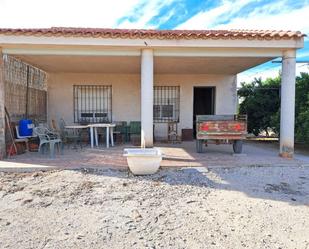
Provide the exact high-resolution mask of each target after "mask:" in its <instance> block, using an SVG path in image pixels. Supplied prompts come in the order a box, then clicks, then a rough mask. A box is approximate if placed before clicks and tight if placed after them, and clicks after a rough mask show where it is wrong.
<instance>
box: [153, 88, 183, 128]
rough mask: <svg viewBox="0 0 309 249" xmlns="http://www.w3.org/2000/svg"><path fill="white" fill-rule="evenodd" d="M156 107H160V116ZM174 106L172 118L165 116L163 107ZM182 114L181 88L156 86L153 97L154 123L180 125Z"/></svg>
mask: <svg viewBox="0 0 309 249" xmlns="http://www.w3.org/2000/svg"><path fill="white" fill-rule="evenodd" d="M156 106H158V107H159V116H156V115H155V114H156V113H157V111H155V108H156ZM164 106H173V109H172V115H171V116H163V112H164V110H163V107H164ZM179 114H180V86H159V85H158V86H154V96H153V122H154V123H168V122H177V123H179Z"/></svg>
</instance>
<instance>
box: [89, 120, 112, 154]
mask: <svg viewBox="0 0 309 249" xmlns="http://www.w3.org/2000/svg"><path fill="white" fill-rule="evenodd" d="M115 126H116V124H104V123H102V124H100V123H99V124H90V125H88V127H89V128H90V137H91V139H90V140H91V148H93V144H94V141H93V137H94V138H95V139H94V140H95V144H96V146H98V145H99V143H98V128H106V148H109V138H110V139H111V145H112V146H114V136H113V132H114V127H115Z"/></svg>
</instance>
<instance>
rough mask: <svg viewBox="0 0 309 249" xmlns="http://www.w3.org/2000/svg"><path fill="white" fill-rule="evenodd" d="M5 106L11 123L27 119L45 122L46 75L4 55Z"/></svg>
mask: <svg viewBox="0 0 309 249" xmlns="http://www.w3.org/2000/svg"><path fill="white" fill-rule="evenodd" d="M3 59H4V82H5V102H4V103H5V106H6V108H7V110H8V112H9V114H10V116H11V120H12V121H15V122H16V121H18V120H20V119H24V118H29V119H32V120H33V121H36V122H46V118H47V117H46V115H47V114H46V113H47V110H46V109H47V74H46V73H45V72H44V71H42V70H40V69H38V68H36V67H34V66H31V65H29V64H26V63H24V62H22V61H21V60H18V59H16V58H14V57H11V56H8V55H4V58H3Z"/></svg>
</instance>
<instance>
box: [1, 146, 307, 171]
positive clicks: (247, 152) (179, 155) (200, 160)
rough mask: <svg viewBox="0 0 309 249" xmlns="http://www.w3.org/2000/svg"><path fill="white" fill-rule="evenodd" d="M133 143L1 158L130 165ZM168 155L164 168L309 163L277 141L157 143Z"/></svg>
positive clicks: (35, 164) (20, 164)
mask: <svg viewBox="0 0 309 249" xmlns="http://www.w3.org/2000/svg"><path fill="white" fill-rule="evenodd" d="M128 147H131V145H129V144H127V145H118V146H115V147H112V148H109V149H107V148H105V147H104V145H102V146H100V147H98V148H95V149H91V148H90V147H89V146H86V147H84V148H83V149H77V150H75V149H72V148H70V149H68V148H66V149H65V150H64V154H63V155H56V158H55V159H50V158H49V157H48V155H46V154H45V155H42V154H40V153H37V152H28V153H25V154H22V155H18V156H14V157H12V158H10V159H7V160H6V161H0V170H1V169H2V170H3V169H6V168H12V169H16V168H42V167H43V168H53V167H56V168H67V169H74V168H92V167H117V168H127V163H126V159H125V158H124V157H123V156H122V154H123V149H124V148H128ZM156 147H159V148H161V149H162V152H163V154H164V158H163V161H162V163H161V166H163V167H238V166H268V165H274V166H279V165H290V166H291V165H293V166H295V165H296V166H302V165H308V164H309V157H308V156H305V155H300V154H296V156H295V158H294V159H283V158H280V157H279V156H278V149H277V148H276V146H274V145H273V144H266V143H263V144H257V143H252V142H248V143H246V144H244V149H243V154H240V155H233V153H232V152H233V151H232V146H231V145H214V144H210V145H209V146H208V147H207V148H205V149H204V153H196V151H195V142H183V143H180V144H156Z"/></svg>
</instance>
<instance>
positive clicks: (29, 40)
mask: <svg viewBox="0 0 309 249" xmlns="http://www.w3.org/2000/svg"><path fill="white" fill-rule="evenodd" d="M10 44H15V45H18V44H19V45H74V46H76V45H86V46H108V47H115V46H119V47H136V48H140V49H141V48H147V47H148V48H158V47H178V48H179V47H200V48H203V47H208V48H211V47H213V48H224V47H231V48H259V47H260V48H285V49H287V48H302V47H303V45H304V39H303V38H300V39H280V40H276V39H274V40H266V39H265V40H259V39H256V40H248V39H169V40H168V39H165V40H160V39H122V38H113V39H111V38H86V37H44V36H25V35H0V46H2V47H6V46H7V45H10Z"/></svg>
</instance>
